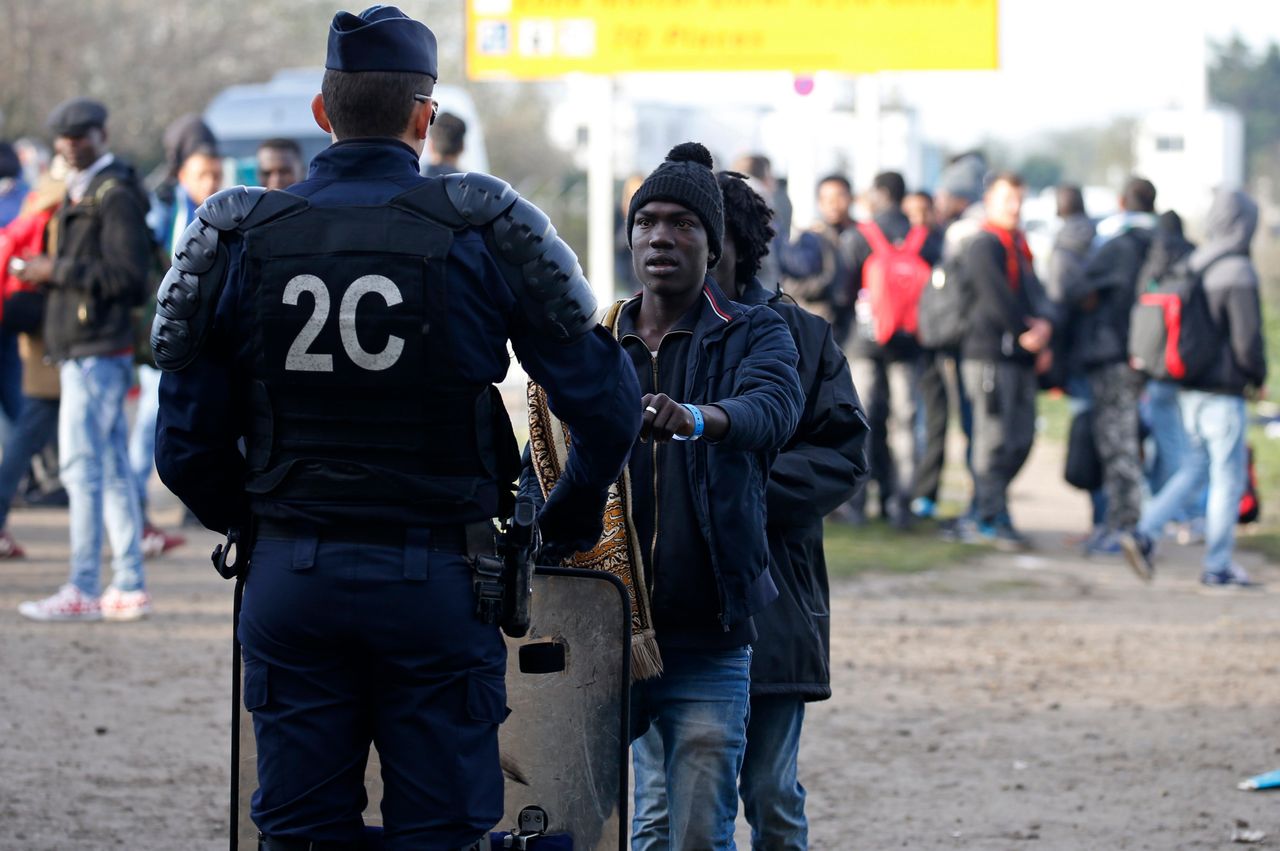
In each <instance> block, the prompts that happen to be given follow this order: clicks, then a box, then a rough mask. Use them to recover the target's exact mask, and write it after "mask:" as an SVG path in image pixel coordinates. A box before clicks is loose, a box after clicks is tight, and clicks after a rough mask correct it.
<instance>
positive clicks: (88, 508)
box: [18, 98, 152, 621]
mask: <svg viewBox="0 0 1280 851" xmlns="http://www.w3.org/2000/svg"><path fill="white" fill-rule="evenodd" d="M48 124H49V129H50V130H51V131H52V133H53V135H54V137H55V141H54V148H55V150H56V151H57V153H58V154H60V155H61V156H62V157H63V158H64V159H65V160H66V162H67V165H68V166H70V172H69V173H68V175H67V179H66V187H67V199H66V203H64V204H63V205H62V206H61V207H60V208H59V210H58V212H57V214H56V215H55V217H54V220H53V221H52V222H51V224H50V227H49V231H48V233H49V234H50V239H49V240H48V242H47V243H46V245H47V248H48V251H49V253H48V255H40V256H36V257H30V258H27V261H26V267H25V269H23V270H22V271H21V272H20V273H19V274H18V276H19V277H20V278H22V279H23V280H24V281H26V282H27V283H29V284H34V285H36V286H37V287H39V289H40V290H41V291H42V292H43V293H44V294H45V309H44V335H43V336H44V343H45V348H46V355H47V357H48V358H49V359H50V360H52V361H54V362H56V363H58V364H59V369H60V377H61V384H62V403H61V406H60V408H59V412H58V454H59V462H60V467H61V472H60V475H61V478H62V482H63V484H64V485H65V487H66V489H67V495H68V497H69V502H70V505H69V507H70V513H71V532H70V533H71V575H70V578H69V580H68V582H67V584H66V585H64V586H63V587H62V588H61V589H60V590H59V591H58V592H57V593H55V594H53V595H52V596H50V597H48V598H45V599H43V600H32V601H27V602H24V603H22V604H21V605H20V606H19V607H18V611H19V612H20V613H21V614H22V615H23V616H25V617H27V618H30V619H32V620H39V621H70V620H102V619H108V620H136V619H138V618H141V617H143V616H145V615H147V614H148V613H150V611H151V598H150V596H149V595H148V593H147V590H146V584H145V577H144V575H143V570H142V510H141V507H140V506H139V504H138V496H137V490H136V489H135V487H134V483H133V476H132V473H131V472H130V468H129V460H128V451H127V447H126V443H127V437H128V422H127V420H126V419H125V412H124V402H125V394H126V393H128V391H129V388H130V386H132V384H133V345H134V330H133V320H132V312H133V309H134V308H135V307H137V306H138V305H140V304H142V302H143V299H144V298H145V295H146V292H147V288H148V285H149V281H148V274H149V272H150V269H151V266H150V259H151V246H152V242H151V235H150V232H149V230H148V228H147V222H146V215H147V196H146V193H145V192H144V191H143V189H142V186H141V183H140V182H139V180H138V177H137V175H136V173H135V172H134V170H133V168H132V167H131V166H129V165H128V164H126V163H124V162H123V161H121V160H119V159H117V158H116V157H115V156H113V155H112V154H111V152H110V151H109V150H108V148H107V129H106V125H107V109H106V107H104V106H103V105H102V104H101V103H98V102H97V101H94V100H89V99H88V98H74V99H72V100H69V101H66V102H64V103H62V104H59V105H58V106H57V107H56V108H55V109H54V110H53V112H52V113H50V115H49V121H48ZM55 236H56V238H54V237H55ZM104 531H105V533H106V535H105V537H106V538H107V541H108V542H109V544H110V546H111V552H112V562H111V563H112V570H113V575H112V578H111V583H110V585H108V586H107V588H106V589H105V590H103V589H102V588H101V587H100V578H99V574H100V572H101V567H102V555H101V550H102V543H103V537H104V535H103V533H104Z"/></svg>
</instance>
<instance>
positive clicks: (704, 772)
mask: <svg viewBox="0 0 1280 851" xmlns="http://www.w3.org/2000/svg"><path fill="white" fill-rule="evenodd" d="M750 687H751V649H750V648H749V647H741V648H737V649H734V650H719V651H696V652H695V651H679V652H674V653H668V654H666V656H664V658H663V672H662V676H660V677H657V678H655V679H652V680H643V681H641V682H638V683H636V684H635V685H633V686H632V689H631V739H632V742H633V743H634V745H633V754H634V757H635V762H636V766H635V772H636V780H635V817H634V819H633V820H632V824H631V848H632V851H665V849H671V848H674V849H685V848H697V849H699V851H732V849H733V848H734V844H733V831H734V819H735V818H736V816H737V813H738V788H737V787H738V773H739V772H740V771H741V770H742V759H743V754H744V753H745V751H746V746H747V716H748V713H749V711H750V710H749V697H748V694H749V692H750ZM650 730H653V731H655V735H654V736H644V734H645V733H646V732H647V731H650ZM642 737H643V738H642ZM642 772H643V774H642ZM663 780H665V782H662V781H663Z"/></svg>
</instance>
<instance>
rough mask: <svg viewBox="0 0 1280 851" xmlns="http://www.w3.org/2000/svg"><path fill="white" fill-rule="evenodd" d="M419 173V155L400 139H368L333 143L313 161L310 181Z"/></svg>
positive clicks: (309, 174)
mask: <svg viewBox="0 0 1280 851" xmlns="http://www.w3.org/2000/svg"><path fill="white" fill-rule="evenodd" d="M405 172H409V173H410V174H414V175H416V174H418V153H417V151H415V150H414V149H413V148H411V147H409V146H408V145H406V144H405V143H404V142H402V141H400V140H399V139H392V138H390V137H383V136H377V137H367V138H359V139H343V140H342V141H340V142H334V143H333V144H332V145H330V146H329V147H327V148H325V149H324V150H323V151H321V152H320V153H318V154H316V156H315V159H313V160H312V161H311V170H310V172H309V173H308V175H307V179H308V180H315V179H321V180H324V179H329V180H332V179H335V178H353V177H359V178H371V177H399V176H403V175H404V174H405Z"/></svg>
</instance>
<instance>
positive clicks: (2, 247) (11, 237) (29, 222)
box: [0, 207, 57, 321]
mask: <svg viewBox="0 0 1280 851" xmlns="http://www.w3.org/2000/svg"><path fill="white" fill-rule="evenodd" d="M56 209H57V208H56V207H51V208H49V209H46V210H36V211H35V212H32V213H28V214H26V215H25V216H18V218H16V219H14V220H13V221H11V222H9V224H7V225H5V226H4V227H3V228H0V321H2V320H3V316H4V302H5V300H6V299H7V298H9V296H10V295H11V294H12V293H15V292H18V291H19V290H33V289H35V286H34V285H33V284H28V283H25V282H23V281H20V280H18V279H17V278H16V277H14V276H13V275H11V274H9V260H10V259H12V258H14V257H30V256H31V255H33V254H41V253H43V252H44V234H45V229H46V228H47V227H48V226H49V220H50V219H52V218H53V214H54V211H55V210H56Z"/></svg>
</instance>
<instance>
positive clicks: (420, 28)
mask: <svg viewBox="0 0 1280 851" xmlns="http://www.w3.org/2000/svg"><path fill="white" fill-rule="evenodd" d="M324 67H325V68H328V69H329V70H330V71H349V72H360V71H400V72H404V73H410V74H426V75H427V76H429V77H431V78H432V79H437V73H436V71H437V68H436V37H435V34H434V33H432V32H431V30H429V29H427V26H426V24H424V23H422V22H421V21H415V20H414V19H413V18H410V17H409V16H408V15H406V14H405V13H404V12H401V11H400V10H399V9H397V8H396V7H395V6H370V7H369V8H368V9H365V10H364V11H363V12H361V13H360V14H359V15H353V14H351V13H350V12H339V13H338V14H336V15H334V16H333V24H332V25H331V26H330V27H329V55H328V57H327V58H326V59H325V63H324Z"/></svg>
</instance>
